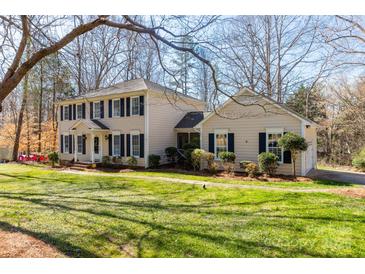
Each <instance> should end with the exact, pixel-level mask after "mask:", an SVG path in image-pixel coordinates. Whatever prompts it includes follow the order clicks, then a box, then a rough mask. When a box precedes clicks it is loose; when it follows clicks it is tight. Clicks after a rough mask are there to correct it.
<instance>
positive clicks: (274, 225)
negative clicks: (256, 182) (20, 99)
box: [0, 165, 365, 257]
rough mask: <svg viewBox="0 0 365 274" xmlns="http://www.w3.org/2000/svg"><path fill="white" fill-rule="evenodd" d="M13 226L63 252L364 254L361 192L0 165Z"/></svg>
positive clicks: (7, 221)
mask: <svg viewBox="0 0 365 274" xmlns="http://www.w3.org/2000/svg"><path fill="white" fill-rule="evenodd" d="M166 176H170V175H166ZM14 228H17V229H19V230H20V231H23V232H24V233H27V234H29V235H33V236H35V237H37V238H39V239H42V240H44V241H45V242H47V243H50V244H52V245H53V246H55V247H56V248H58V250H60V251H61V252H63V253H64V254H65V255H67V256H72V257H364V256H365V238H364V231H365V200H364V199H354V198H349V197H344V196H339V195H335V194H330V193H293V192H287V191H285V189H283V191H267V190H258V189H227V188H219V187H209V188H208V189H206V190H204V189H203V188H202V187H200V186H195V185H187V184H169V183H166V182H161V181H158V179H156V178H155V179H154V178H152V179H150V180H141V179H135V178H128V177H120V176H119V177H118V176H115V177H106V176H95V175H94V176H90V175H75V174H65V173H61V172H57V171H50V170H43V169H41V168H39V167H28V166H20V165H0V229H4V230H12V229H14Z"/></svg>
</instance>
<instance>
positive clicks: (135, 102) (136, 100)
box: [131, 96, 139, 115]
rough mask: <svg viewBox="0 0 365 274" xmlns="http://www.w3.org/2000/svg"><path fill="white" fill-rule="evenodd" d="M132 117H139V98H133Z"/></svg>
mask: <svg viewBox="0 0 365 274" xmlns="http://www.w3.org/2000/svg"><path fill="white" fill-rule="evenodd" d="M131 101H132V102H131V104H132V111H131V113H132V115H139V96H135V97H131Z"/></svg>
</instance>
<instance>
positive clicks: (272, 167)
mask: <svg viewBox="0 0 365 274" xmlns="http://www.w3.org/2000/svg"><path fill="white" fill-rule="evenodd" d="M258 160H259V168H260V170H261V171H262V172H263V173H265V174H267V175H270V176H271V175H273V174H275V172H276V169H277V168H278V166H279V164H278V157H277V156H276V155H275V154H274V153H271V152H262V153H260V154H259V159H258Z"/></svg>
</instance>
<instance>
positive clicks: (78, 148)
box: [77, 135, 84, 154]
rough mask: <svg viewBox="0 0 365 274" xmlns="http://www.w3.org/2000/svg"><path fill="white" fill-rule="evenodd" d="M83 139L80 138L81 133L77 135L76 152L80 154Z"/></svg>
mask: <svg viewBox="0 0 365 274" xmlns="http://www.w3.org/2000/svg"><path fill="white" fill-rule="evenodd" d="M83 144H84V142H83V139H82V135H77V153H78V154H82V151H83Z"/></svg>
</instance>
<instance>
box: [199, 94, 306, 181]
mask: <svg viewBox="0 0 365 274" xmlns="http://www.w3.org/2000/svg"><path fill="white" fill-rule="evenodd" d="M260 103H261V104H262V105H264V104H265V105H266V106H265V108H266V110H267V112H266V113H265V112H264V111H263V110H262V108H261V107H260V106H242V105H239V104H237V103H235V102H232V103H229V104H227V105H226V106H225V107H224V108H223V109H222V110H221V114H223V115H224V116H225V117H227V116H228V117H231V118H232V119H226V118H222V117H219V116H218V115H213V116H212V117H211V118H210V119H208V120H207V121H206V122H205V123H203V125H202V132H203V134H202V144H203V149H204V150H206V151H208V150H209V147H208V145H209V142H208V134H209V133H214V130H215V129H227V130H228V132H229V133H234V147H235V154H236V164H237V168H238V167H239V162H240V161H242V160H248V161H254V162H257V156H258V151H259V133H260V132H266V129H267V128H283V131H284V132H294V133H297V134H299V135H301V121H300V120H299V119H297V118H295V117H293V116H291V115H289V114H288V113H286V112H284V111H283V110H281V109H280V108H278V107H276V106H273V105H268V104H267V102H264V101H263V100H262V99H261V100H260ZM234 117H242V118H238V119H234ZM296 171H297V173H298V174H300V172H301V159H298V160H297V166H296ZM277 172H278V173H279V174H291V164H281V165H280V166H279V168H278V171H277Z"/></svg>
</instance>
